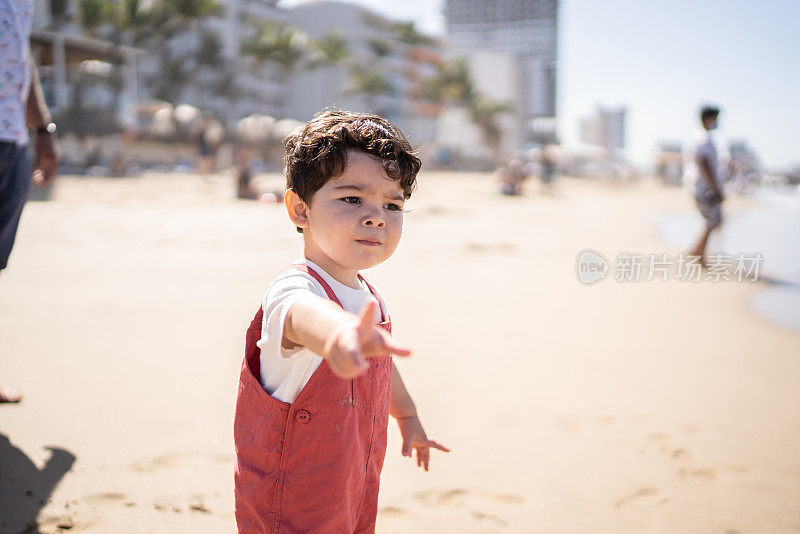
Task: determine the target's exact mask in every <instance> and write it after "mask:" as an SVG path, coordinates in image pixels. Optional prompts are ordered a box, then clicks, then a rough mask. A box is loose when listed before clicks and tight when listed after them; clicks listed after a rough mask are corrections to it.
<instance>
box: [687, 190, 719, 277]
mask: <svg viewBox="0 0 800 534" xmlns="http://www.w3.org/2000/svg"><path fill="white" fill-rule="evenodd" d="M697 207H698V208H699V209H700V214H701V215H702V216H703V219H705V221H706V227H705V228H704V229H703V233H701V234H700V237H699V238H698V240H697V243H696V244H695V246H694V247H692V249H691V250H690V251H689V255H690V256H700V263H702V264H703V265H705V263H706V245H707V244H708V237H709V236H710V235H711V232H713V231H714V230H715V229H717V228H719V226H720V224H722V209H721V207H720V204H719V203H718V202H714V203H704V202H701V201H699V200H698V201H697Z"/></svg>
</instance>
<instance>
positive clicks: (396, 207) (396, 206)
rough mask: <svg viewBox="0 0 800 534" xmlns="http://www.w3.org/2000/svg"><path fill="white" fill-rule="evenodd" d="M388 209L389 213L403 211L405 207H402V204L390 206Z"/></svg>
mask: <svg viewBox="0 0 800 534" xmlns="http://www.w3.org/2000/svg"><path fill="white" fill-rule="evenodd" d="M386 208H387V209H388V210H389V211H403V206H401V205H400V204H388V205H387V206H386Z"/></svg>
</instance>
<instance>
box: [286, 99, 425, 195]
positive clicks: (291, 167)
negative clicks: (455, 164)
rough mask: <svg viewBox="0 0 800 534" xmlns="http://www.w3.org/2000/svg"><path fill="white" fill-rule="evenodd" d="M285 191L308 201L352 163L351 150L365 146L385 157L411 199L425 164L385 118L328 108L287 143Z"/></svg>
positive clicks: (388, 170)
mask: <svg viewBox="0 0 800 534" xmlns="http://www.w3.org/2000/svg"><path fill="white" fill-rule="evenodd" d="M283 146H284V150H285V152H284V157H283V165H284V172H285V174H286V189H291V190H293V191H294V192H295V193H297V196H299V197H300V199H301V200H302V201H303V202H305V203H306V204H308V203H310V202H311V198H312V197H313V196H314V193H316V192H317V191H319V190H320V188H321V187H322V186H323V185H325V182H327V181H328V180H330V179H331V178H335V177H337V176H340V175H341V174H342V173H343V172H344V169H345V166H346V165H347V151H348V150H360V151H362V152H366V153H367V154H371V155H373V156H375V157H377V158H379V159H381V160H382V161H383V168H384V170H385V171H386V174H387V176H389V178H391V179H392V180H400V187H401V188H402V189H403V196H404V197H405V198H409V197H410V196H411V193H412V192H413V191H414V188H415V187H416V185H417V173H418V172H419V169H420V166H421V162H420V160H419V158H418V157H417V153H416V152H415V151H414V149H413V148H412V147H411V144H410V143H409V142H408V140H407V139H406V137H405V136H404V135H403V132H401V131H400V129H399V128H398V127H397V126H395V125H394V124H392V123H391V122H389V121H387V120H386V119H384V118H383V117H380V116H378V115H373V114H369V113H352V112H350V111H346V110H323V111H322V112H320V113H317V114H316V115H315V116H314V118H313V119H311V120H310V121H308V123H307V124H306V125H305V127H304V128H303V129H302V131H298V132H294V133H292V134H290V135H288V136H287V137H286V139H284V141H283Z"/></svg>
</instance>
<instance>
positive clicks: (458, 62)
mask: <svg viewBox="0 0 800 534" xmlns="http://www.w3.org/2000/svg"><path fill="white" fill-rule="evenodd" d="M423 95H424V96H425V97H426V98H428V99H429V100H431V101H433V102H436V103H437V104H443V103H451V104H456V105H467V104H469V102H470V101H471V100H472V99H473V98H474V97H475V86H474V84H473V82H472V75H471V74H470V72H469V65H468V64H467V62H466V60H464V59H463V58H457V59H454V60H452V61H450V62H447V63H444V64H442V65H440V66H439V71H438V72H437V73H436V74H435V75H433V76H432V77H430V78H428V79H427V80H425V82H424V83H423Z"/></svg>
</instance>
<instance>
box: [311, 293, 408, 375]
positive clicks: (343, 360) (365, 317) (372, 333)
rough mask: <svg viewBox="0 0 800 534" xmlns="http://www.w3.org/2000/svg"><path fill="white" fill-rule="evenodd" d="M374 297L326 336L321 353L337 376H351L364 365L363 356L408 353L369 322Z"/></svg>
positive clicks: (405, 354)
mask: <svg viewBox="0 0 800 534" xmlns="http://www.w3.org/2000/svg"><path fill="white" fill-rule="evenodd" d="M375 306H376V304H375V301H370V302H368V303H367V304H366V305H365V306H364V307H363V308H362V309H361V312H360V313H359V314H358V319H356V320H354V321H352V322H349V323H345V324H343V325H341V326H340V327H338V328H337V329H336V330H334V331H333V332H332V333H331V334H330V336H328V339H327V341H326V342H325V348H324V349H323V351H322V352H323V353H322V357H323V358H325V359H326V360H328V365H329V366H330V368H331V370H332V371H333V373H334V374H335V375H336V376H338V377H340V378H353V377H356V376H358V375H360V374H362V373H364V372H365V371H366V370H367V369H368V368H369V364H368V363H367V361H366V359H367V358H372V357H375V356H384V355H386V354H395V355H397V356H408V355H410V354H411V351H410V350H409V349H407V348H406V347H404V346H402V345H401V344H399V343H397V342H396V341H395V340H394V339H393V338H392V336H391V335H390V334H389V333H388V332H386V331H385V330H383V329H382V328H380V327H378V326H377V325H375V324H374V323H373V320H374V317H375Z"/></svg>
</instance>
